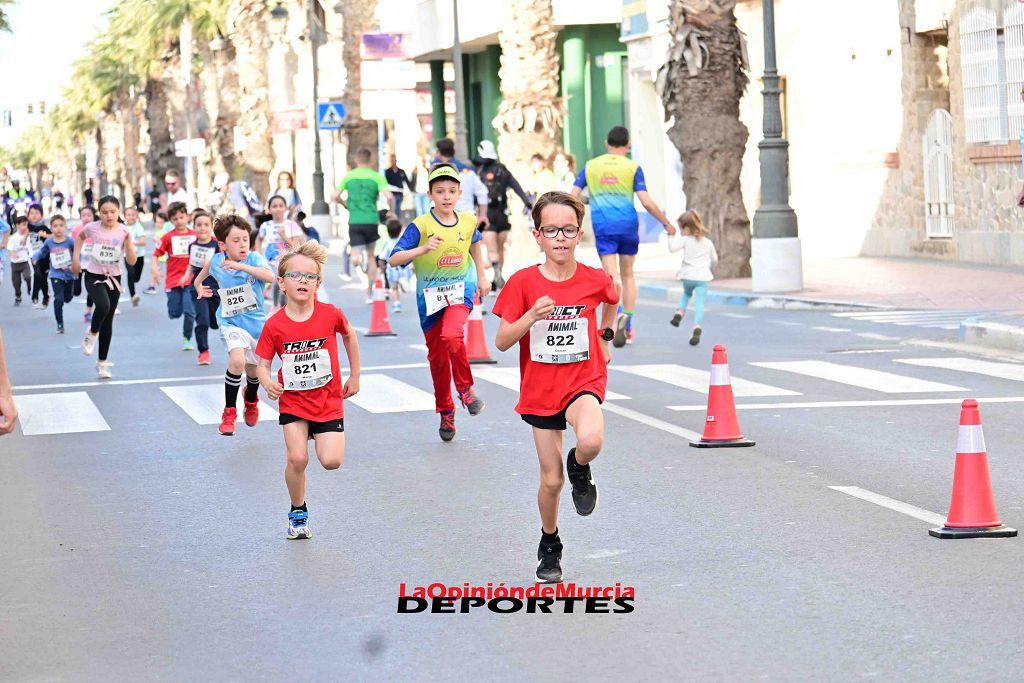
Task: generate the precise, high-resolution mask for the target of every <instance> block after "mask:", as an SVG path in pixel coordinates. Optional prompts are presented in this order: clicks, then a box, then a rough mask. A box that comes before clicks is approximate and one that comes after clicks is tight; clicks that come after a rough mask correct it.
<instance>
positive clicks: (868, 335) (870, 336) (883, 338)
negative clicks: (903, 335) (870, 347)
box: [857, 332, 900, 341]
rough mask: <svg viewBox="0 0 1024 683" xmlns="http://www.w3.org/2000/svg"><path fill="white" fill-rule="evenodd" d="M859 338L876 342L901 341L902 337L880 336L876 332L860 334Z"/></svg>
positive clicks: (858, 334)
mask: <svg viewBox="0 0 1024 683" xmlns="http://www.w3.org/2000/svg"><path fill="white" fill-rule="evenodd" d="M857 336H858V337H863V338H864V339H874V340H875V341H899V340H900V337H891V336H889V335H887V334H878V333H876V332H858V333H857Z"/></svg>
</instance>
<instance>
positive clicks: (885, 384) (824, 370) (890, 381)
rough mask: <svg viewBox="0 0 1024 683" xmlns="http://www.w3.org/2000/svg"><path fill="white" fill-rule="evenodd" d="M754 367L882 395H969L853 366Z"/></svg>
mask: <svg viewBox="0 0 1024 683" xmlns="http://www.w3.org/2000/svg"><path fill="white" fill-rule="evenodd" d="M751 365H754V366H757V367H760V368H768V369H769V370H780V371H782V372H793V373H796V374H798V375H806V376H808V377H814V378H816V379H823V380H826V381H829V382H838V383H840V384H848V385H850V386H854V387H860V388H862V389H870V390H872V391H880V392H883V393H886V394H907V393H926V392H933V391H967V389H965V388H963V387H955V386H953V385H951V384H942V383H941V382H930V381H928V380H923V379H917V378H915V377H906V376H904V375H897V374H895V373H892V372H883V371H881V370H869V369H867V368H858V367H854V366H852V365H839V364H838V363H829V362H826V361H821V360H797V361H783V362H771V363H751Z"/></svg>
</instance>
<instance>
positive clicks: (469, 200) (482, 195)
mask: <svg viewBox="0 0 1024 683" xmlns="http://www.w3.org/2000/svg"><path fill="white" fill-rule="evenodd" d="M459 176H460V177H461V179H462V196H460V197H459V201H457V202H456V203H455V210H456V211H468V212H469V213H471V214H473V215H474V216H475V215H476V206H474V205H473V200H474V199H476V203H477V204H479V205H480V206H487V186H486V185H484V181H482V180H480V176H478V175H477V174H476V173H474V172H473V171H462V172H461V173H460V174H459Z"/></svg>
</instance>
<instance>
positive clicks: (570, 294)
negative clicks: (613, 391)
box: [492, 263, 619, 415]
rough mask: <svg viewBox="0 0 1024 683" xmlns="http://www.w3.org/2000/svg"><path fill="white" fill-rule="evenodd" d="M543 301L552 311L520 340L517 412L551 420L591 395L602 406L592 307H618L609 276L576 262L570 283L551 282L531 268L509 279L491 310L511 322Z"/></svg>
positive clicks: (603, 374)
mask: <svg viewBox="0 0 1024 683" xmlns="http://www.w3.org/2000/svg"><path fill="white" fill-rule="evenodd" d="M542 296H549V297H551V298H552V299H554V300H555V310H554V311H553V312H552V313H551V315H549V316H548V317H547V319H545V320H541V321H539V322H537V323H534V325H533V326H532V327H531V328H530V331H528V332H527V333H526V334H525V335H523V338H522V339H520V340H519V377H520V380H519V386H520V389H519V403H518V404H517V405H516V412H517V413H520V414H525V415H554V414H555V413H559V412H561V411H562V409H563V408H565V404H566V403H568V402H569V399H571V398H572V397H573V396H575V395H576V394H578V393H580V392H581V391H592V392H594V393H595V394H597V395H598V396H599V397H600V398H601V400H602V401H603V400H604V391H605V387H606V386H607V385H608V367H607V366H606V365H605V362H604V356H603V355H602V353H601V347H600V346H599V332H600V329H599V327H598V324H599V323H598V319H597V307H598V306H599V305H600V304H602V303H605V304H617V303H618V302H619V295H618V292H616V291H615V283H614V282H612V278H611V276H610V275H608V274H607V273H605V272H604V271H603V270H599V269H597V268H591V267H589V266H585V265H583V264H582V263H581V264H577V267H576V273H575V274H574V275H573V276H572V277H571V278H569V279H568V280H566V281H565V282H553V281H551V280H548V279H547V278H546V277H544V276H543V275H542V274H541V272H540V267H539V266H531V267H530V268H524V269H523V270H520V271H518V272H516V273H514V274H513V275H512V277H510V278H509V279H508V281H507V282H506V283H505V286H504V287H502V289H501V292H500V293H499V294H498V300H497V301H496V302H495V303H494V308H493V309H492V310H493V312H494V314H495V315H497V316H499V317H500V318H502V319H503V320H505V321H507V322H510V323H512V322H515V321H517V320H519V319H520V318H521V317H523V314H524V313H526V312H527V311H528V310H530V309H531V308H533V305H534V304H535V303H537V299H539V298H541V297H542ZM533 336H536V337H537V339H536V342H535V343H534V340H533Z"/></svg>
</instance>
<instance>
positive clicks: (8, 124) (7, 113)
mask: <svg viewBox="0 0 1024 683" xmlns="http://www.w3.org/2000/svg"><path fill="white" fill-rule="evenodd" d="M11 125H13V124H12V123H11V110H10V109H4V128H10V127H11Z"/></svg>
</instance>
